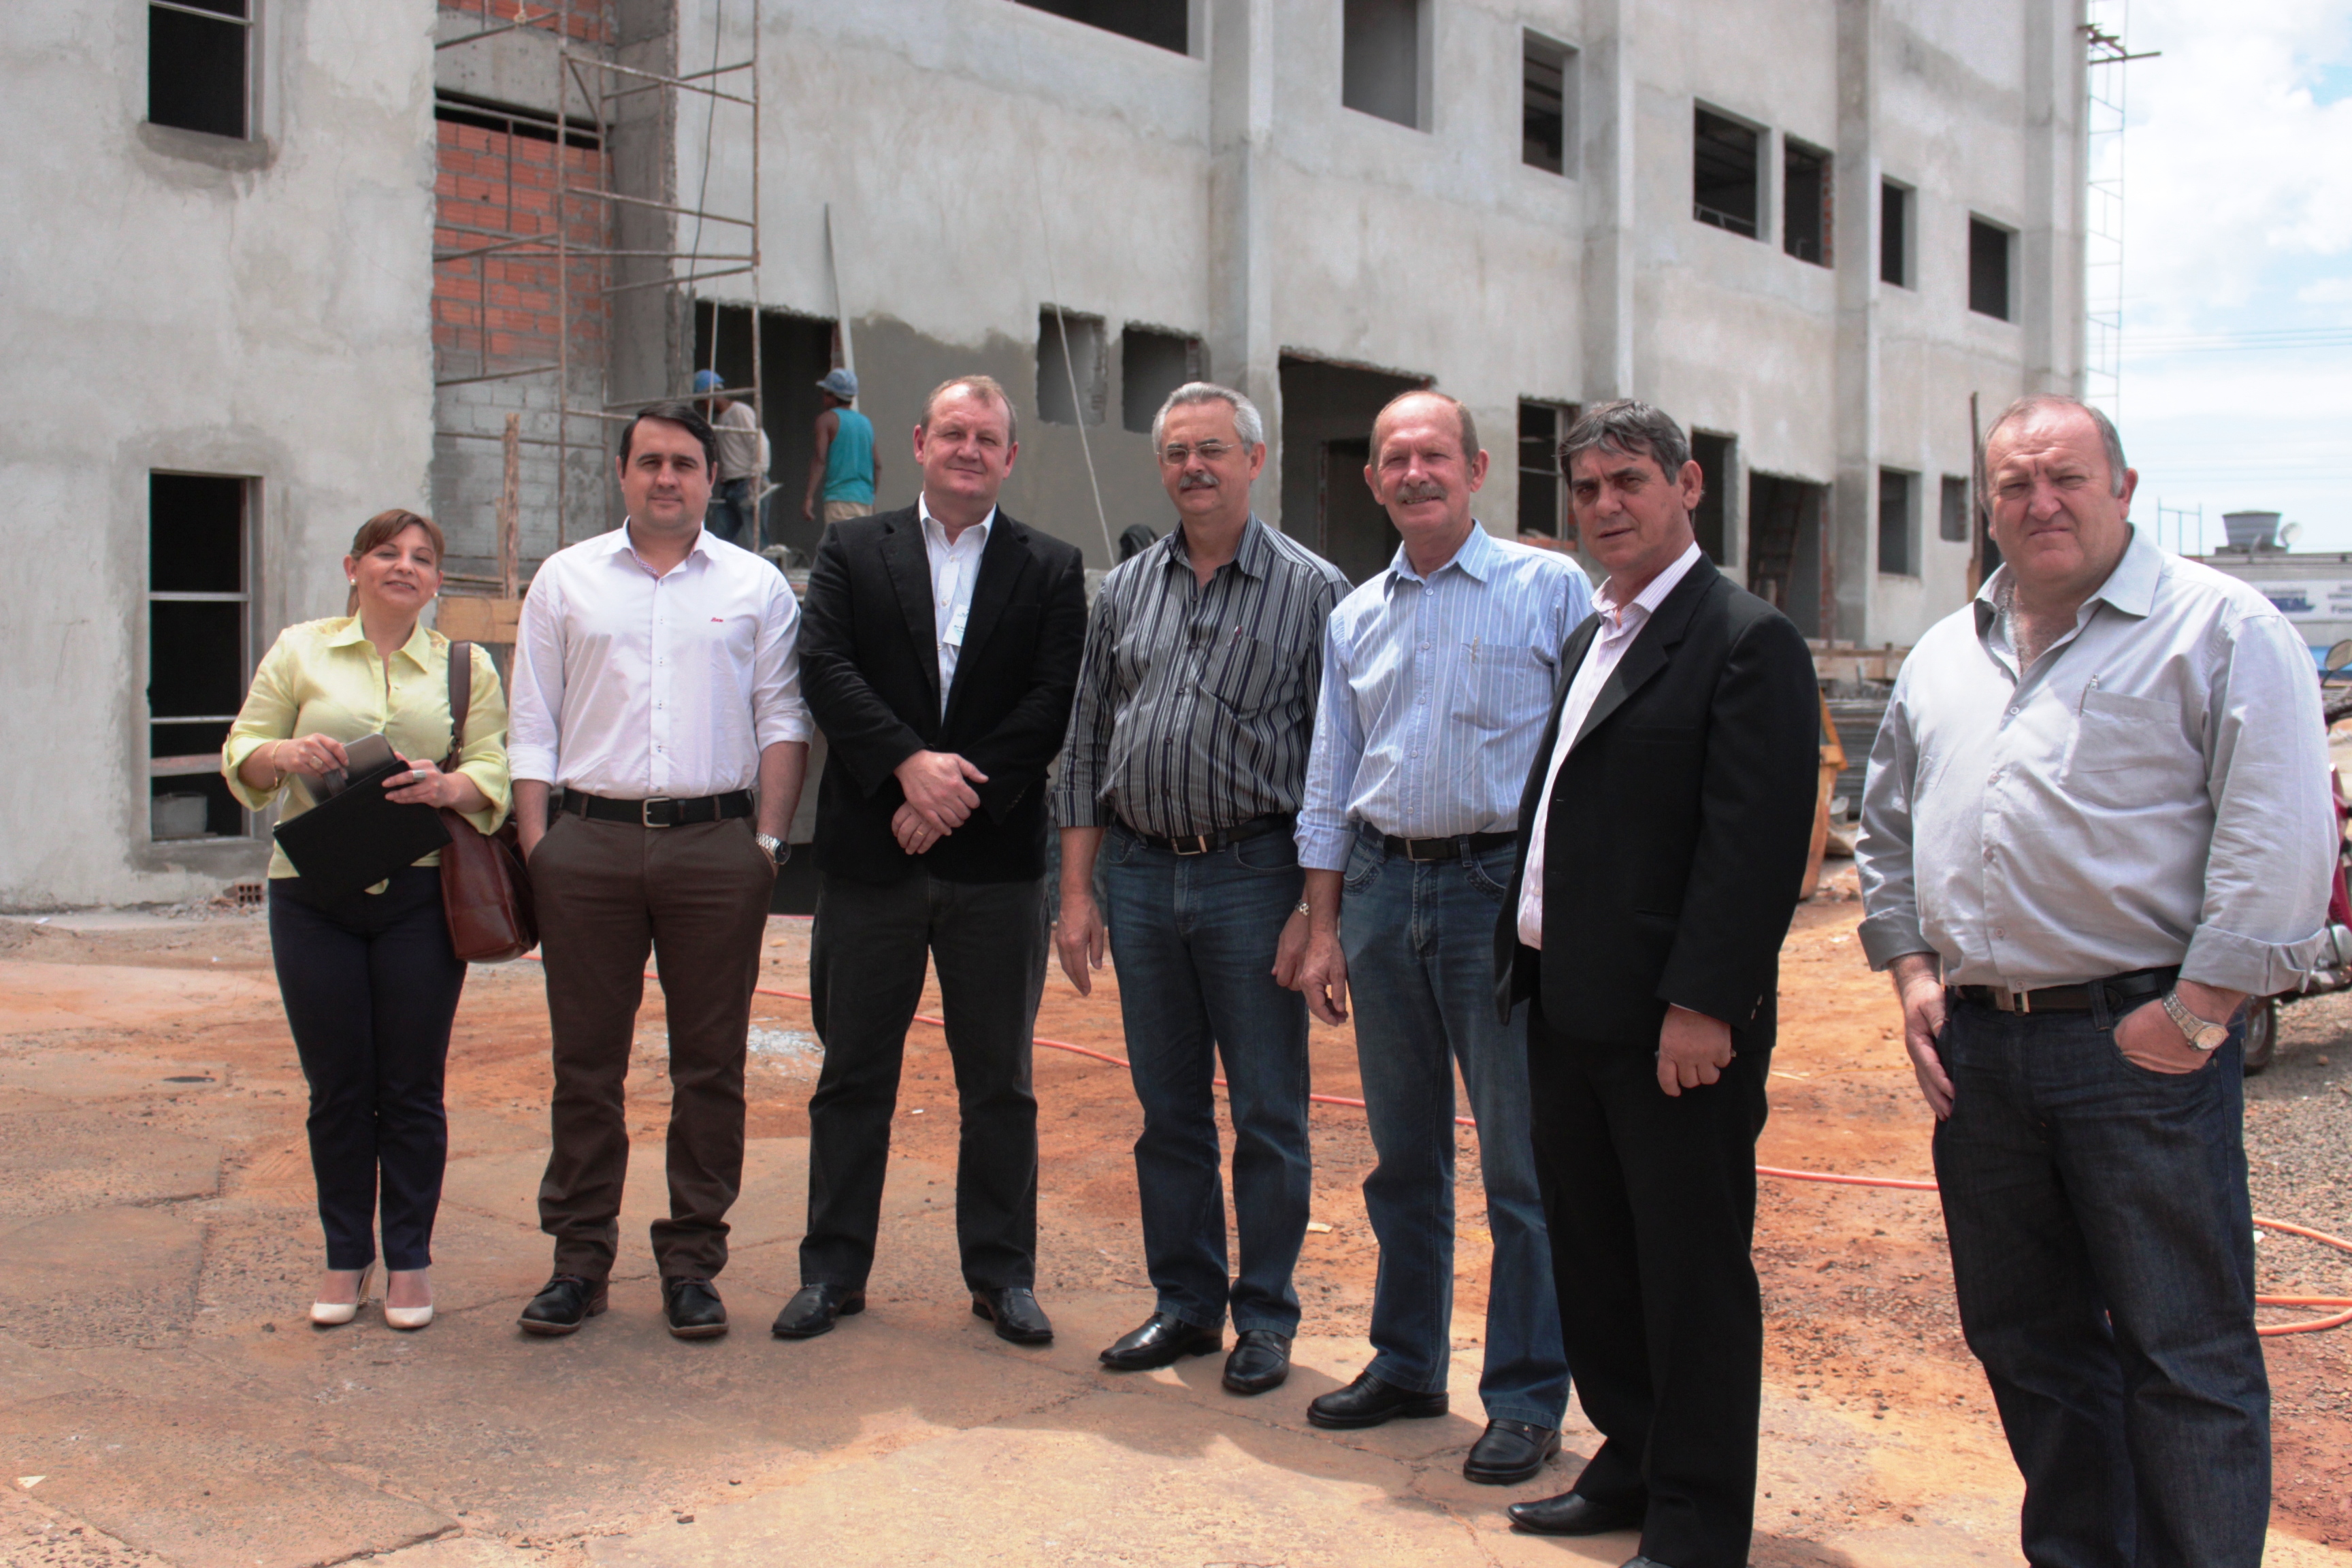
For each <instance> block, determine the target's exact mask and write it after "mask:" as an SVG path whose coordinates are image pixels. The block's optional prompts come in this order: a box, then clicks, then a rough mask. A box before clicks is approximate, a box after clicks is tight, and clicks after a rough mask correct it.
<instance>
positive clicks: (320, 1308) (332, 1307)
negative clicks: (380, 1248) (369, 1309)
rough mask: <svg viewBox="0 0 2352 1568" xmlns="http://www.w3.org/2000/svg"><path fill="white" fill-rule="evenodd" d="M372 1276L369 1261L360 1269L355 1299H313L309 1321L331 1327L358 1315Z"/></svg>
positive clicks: (363, 1303) (326, 1327)
mask: <svg viewBox="0 0 2352 1568" xmlns="http://www.w3.org/2000/svg"><path fill="white" fill-rule="evenodd" d="M374 1278H375V1265H374V1264H373V1263H371V1264H369V1265H368V1266H367V1267H366V1268H362V1269H361V1270H360V1288H359V1290H358V1292H357V1298H356V1299H355V1300H350V1301H313V1302H311V1303H310V1321H312V1322H314V1323H316V1324H318V1325H319V1326H320V1328H322V1329H331V1328H334V1327H336V1326H337V1325H339V1324H342V1323H348V1322H350V1321H352V1319H353V1318H356V1317H358V1316H359V1315H360V1309H361V1308H362V1307H364V1306H366V1305H367V1299H368V1283H369V1281H371V1280H373V1279H374Z"/></svg>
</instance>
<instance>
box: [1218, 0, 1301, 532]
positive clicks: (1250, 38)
mask: <svg viewBox="0 0 2352 1568" xmlns="http://www.w3.org/2000/svg"><path fill="white" fill-rule="evenodd" d="M1203 8H1204V9H1205V11H1206V12H1207V15H1208V23H1209V27H1208V33H1209V37H1208V52H1209V151H1210V158H1209V374H1210V375H1211V376H1213V378H1215V379H1216V380H1217V381H1218V382H1220V383H1221V384H1224V385H1226V386H1230V387H1232V388H1234V390H1235V391H1237V392H1240V393H1241V394H1243V395H1244V396H1246V397H1248V398H1249V400H1250V401H1251V402H1253V403H1255V404H1256V405H1257V406H1258V410H1259V412H1260V413H1262V414H1263V415H1265V426H1266V428H1265V438H1266V460H1265V473H1264V475H1263V476H1262V478H1261V482H1262V483H1264V484H1265V489H1263V490H1261V491H1258V492H1257V497H1258V515H1259V516H1261V517H1264V518H1265V519H1266V520H1267V521H1270V522H1272V523H1273V524H1274V525H1275V526H1276V527H1280V526H1281V523H1282V482H1281V475H1282V378H1281V361H1280V350H1279V348H1278V347H1277V345H1276V340H1275V331H1274V255H1273V250H1274V237H1273V235H1272V233H1271V232H1270V231H1269V228H1268V221H1267V220H1268V211H1269V206H1270V203H1269V200H1268V196H1267V193H1266V188H1265V183H1266V177H1267V174H1268V172H1269V164H1270V147H1271V143H1272V141H1273V136H1274V0H1208V3H1207V5H1205V6H1204V7H1203Z"/></svg>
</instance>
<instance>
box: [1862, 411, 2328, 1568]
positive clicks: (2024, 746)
mask: <svg viewBox="0 0 2352 1568" xmlns="http://www.w3.org/2000/svg"><path fill="white" fill-rule="evenodd" d="M1984 462H1985V471H1986V473H1987V474H1988V475H1989V476H1990V485H1991V492H1992V536H1993V540H1994V542H1996V543H1998V544H1999V545H2000V551H2001V554H2002V557H2003V560H2004V562H2005V564H2004V565H2003V566H2001V568H2000V570H1999V571H1997V572H1995V573H1994V574H1993V575H1992V577H1991V578H1990V580H1989V581H1988V582H1987V583H1986V584H1985V585H1984V589H1983V591H1982V592H1981V593H1979V595H1977V597H1976V599H1975V600H1974V602H1972V603H1971V604H1969V605H1967V606H1966V607H1965V608H1963V609H1961V610H1960V611H1958V613H1957V614H1955V615H1953V616H1949V617H1948V618H1947V619H1945V620H1944V621H1942V622H1940V623H1938V624H1937V626H1935V627H1934V628H1933V629H1931V630H1930V631H1929V632H1928V633H1927V636H1926V637H1923V638H1922V639H1921V640H1920V643H1919V646H1918V647H1917V648H1916V650H1915V651H1914V652H1913V654H1912V655H1911V657H1910V658H1909V659H1907V660H1906V662H1905V664H1904V666H1903V672H1902V676H1901V679H1898V680H1897V681H1896V683H1895V695H1894V700H1893V701H1892V703H1891V704H1890V705H1889V707H1888V709H1887V712H1886V720H1885V724H1884V725H1883V726H1882V728H1881V729H1880V731H1879V734H1878V741H1877V743H1876V745H1875V746H1874V748H1873V750H1872V752H1871V761H1870V775H1869V782H1868V784H1867V786H1866V787H1865V790H1864V804H1863V837H1862V842H1861V846H1860V848H1859V851H1858V855H1859V858H1860V860H1861V865H1862V879H1863V900H1864V908H1865V910H1866V911H1867V918H1866V919H1865V920H1864V922H1863V926H1862V940H1863V945H1864V951H1865V952H1867V954H1868V955H1869V958H1870V962H1871V963H1872V965H1873V966H1874V967H1875V968H1881V969H1892V970H1893V972H1894V978H1895V991H1896V994H1897V995H1898V996H1899V997H1900V999H1901V1002H1902V1007H1903V1023H1904V1037H1905V1040H1904V1043H1905V1045H1906V1047H1907V1048H1908V1050H1909V1052H1910V1055H1911V1060H1912V1065H1913V1068H1914V1069H1915V1070H1916V1073H1917V1074H1918V1079H1919V1086H1920V1089H1921V1091H1922V1092H1923V1093H1924V1094H1925V1095H1926V1097H1927V1103H1928V1105H1929V1106H1930V1107H1931V1108H1932V1109H1933V1110H1934V1111H1935V1113H1936V1118H1937V1125H1936V1136H1935V1153H1936V1174H1937V1181H1938V1183H1939V1184H1940V1185H1941V1187H1942V1194H1943V1205H1944V1218H1945V1225H1946V1229H1947V1231H1948V1234H1949V1236H1950V1238H1951V1249H1952V1276H1953V1282H1954V1285H1955V1287H1956V1289H1957V1292H1958V1299H1959V1310H1960V1324H1961V1327H1962V1329H1963V1330H1964V1331H1965V1332H1966V1334H1967V1336H1968V1342H1969V1349H1970V1350H1972V1351H1973V1352H1975V1353H1976V1355H1977V1358H1978V1359H1979V1361H1980V1362H1982V1363H1984V1368H1985V1373H1986V1376H1987V1377H1988V1379H1989V1380H1990V1383H1991V1384H1992V1390H1993V1396H1994V1400H1995V1402H1996V1403H1997V1404H1998V1405H1999V1406H2000V1415H2001V1424H2002V1426H2003V1427H2004V1428H2005V1429H2006V1430H2007V1432H2008V1434H2009V1440H2010V1449H2011V1454H2012V1455H2013V1456H2014V1457H2015V1458H2016V1460H2017V1463H2018V1468H2020V1469H2021V1470H2022V1471H2023V1472H2024V1475H2025V1506H2024V1511H2023V1516H2022V1521H2021V1533H2022V1537H2023V1544H2024V1548H2025V1555H2026V1557H2027V1558H2028V1560H2029V1561H2031V1562H2033V1563H2063V1564H2068V1565H2070V1568H2071V1565H2074V1564H2115V1565H2116V1568H2122V1565H2124V1564H2129V1563H2149V1564H2157V1563H2162V1564H2174V1563H2179V1564H2188V1563H2195V1564H2198V1565H2200V1568H2232V1565H2237V1564H2244V1565H2247V1568H2252V1565H2253V1564H2255V1563H2260V1562H2261V1560H2262V1554H2263V1534H2264V1530H2265V1526H2266V1523H2267V1521H2268V1517H2269V1511H2270V1433H2269V1420H2270V1394H2269V1389H2268V1385H2267V1384H2266V1382H2265V1380H2264V1374H2263V1356H2262V1350H2261V1346H2260V1343H2259V1342H2258V1341H2257V1340H2256V1339H2255V1337H2254V1320H2253V1290H2254V1259H2253V1247H2252V1236H2253V1231H2252V1220H2251V1214H2252V1210H2251V1206H2250V1204H2249V1200H2248V1197H2247V1192H2246V1161H2245V1152H2244V1147H2243V1142H2242V1133H2241V1123H2242V1115H2243V1109H2244V1108H2243V1094H2242V1086H2241V1081H2240V1075H2241V1070H2242V1068H2241V1056H2240V1050H2241V1037H2242V1026H2240V1025H2238V1023H2237V1022H2236V1019H2237V1017H2238V1014H2239V1009H2240V1005H2241V1004H2242V1002H2243V1001H2244V1000H2245V999H2246V998H2247V997H2249V996H2253V997H2261V996H2263V995H2265V994H2269V993H2272V992H2276V991H2281V990H2285V989H2288V988H2290V987H2291V986H2293V985H2294V983H2295V981H2296V979H2297V977H2298V976H2299V975H2300V974H2301V973H2303V972H2304V971H2305V970H2306V969H2308V968H2309V967H2311V966H2312V965H2313V964H2314V963H2315V962H2316V961H2317V955H2318V949H2319V945H2320V942H2321V941H2322V938H2323V933H2324V931H2325V929H2326V908H2327V889H2328V879H2329V875H2330V871H2331V868H2332V867H2333V865H2334V861H2335V856H2336V818H2335V815H2334V811H2333V809H2332V806H2331V804H2330V802H2329V799H2328V785H2327V752H2326V726H2325V724H2324V722H2323V721H2322V719H2321V716H2320V709H2319V689H2318V683H2317V680H2316V679H2315V673H2314V670H2313V666H2312V660H2311V656H2310V653H2309V651H2308V650H2307V649H2305V647H2303V645H2302V643H2301V641H2300V639H2299V638H2298V637H2296V636H2295V635H2294V630H2293V628H2292V627H2291V626H2288V624H2287V622H2286V620H2285V618H2284V616H2281V615H2280V614H2279V612H2278V611H2277V610H2275V609H2274V608H2273V607H2272V605H2270V603H2269V602H2268V601H2267V600H2265V599H2263V597H2262V596H2261V595H2259V594H2256V593H2255V592H2253V590H2252V589H2251V588H2248V587H2246V586H2245V585H2244V584H2241V583H2238V582H2236V581H2235V580H2233V579H2231V578H2229V577H2225V576H2223V575H2221V574H2220V573H2217V572H2214V571H2212V570H2210V569H2209V568H2207V567H2205V566H2202V565H2200V564H2198V563H2195V562H2193V561H2184V560H2181V559H2179V558H2177V557H2174V556H2169V555H2167V554H2165V553H2163V552H2161V551H2159V550H2158V548H2157V547H2156V546H2155V544H2154V543H2153V542H2150V541H2149V540H2148V539H2147V537H2146V536H2145V535H2142V534H2140V533H2138V532H2137V531H2135V530H2134V529H2133V528H2132V526H2131V523H2130V521H2129V512H2130V506H2131V496H2132V490H2133V488H2134V486H2135V485H2136V484H2137V478H2138V476H2137V475H2136V474H2135V473H2133V472H2132V470H2130V469H2129V468H2126V467H2125V466H2124V456H2123V447H2122V443H2121V441H2120V440H2119V438H2118V437H2116V430H2115V426H2113V425H2111V424H2110V423H2108V421H2107V419H2106V418H2105V416H2104V415H2101V414H2099V413H2097V412H2096V411H2095V410H2093V409H2091V408H2089V407H2087V406H2086V405H2083V404H2081V403H2079V402H2076V401H2075V400H2074V399H2072V398H2067V397H2060V396H2055V395H2042V396H2035V397H2028V398H2024V399H2021V401H2019V402H2018V403H2016V404H2015V405H2011V407H2010V408H2009V409H2008V410H2007V411H2006V412H2005V413H2003V414H2002V415H2001V416H2000V418H1999V419H1998V420H1996V421H1995V422H1994V424H1993V426H1992V430H1991V432H1990V435H1989V436H1988V437H1987V439H1986V443H1985V453H1984Z"/></svg>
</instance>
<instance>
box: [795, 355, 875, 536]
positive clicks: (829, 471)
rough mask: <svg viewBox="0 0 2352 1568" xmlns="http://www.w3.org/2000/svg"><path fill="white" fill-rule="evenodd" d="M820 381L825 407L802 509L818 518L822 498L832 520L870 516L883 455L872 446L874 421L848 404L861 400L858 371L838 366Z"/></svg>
mask: <svg viewBox="0 0 2352 1568" xmlns="http://www.w3.org/2000/svg"><path fill="white" fill-rule="evenodd" d="M817 388H818V390H819V391H821V392H823V393H824V413H822V414H820V415H818V416H816V454H815V456H814V457H812V458H810V459H809V482H808V500H805V501H804V502H803V503H802V505H801V515H802V516H803V517H804V518H806V519H807V520H808V521H811V522H814V521H817V505H818V503H819V502H820V501H822V502H823V503H824V521H826V522H828V523H832V522H846V521H848V520H849V519H851V518H853V517H868V516H871V515H872V514H873V511H874V487H875V486H876V485H877V484H879V483H881V482H882V459H881V458H878V457H877V456H876V455H875V451H874V422H873V421H872V420H870V419H868V418H866V416H865V415H863V414H860V413H859V412H857V410H856V409H855V408H852V407H851V406H850V405H851V404H853V403H855V402H856V401H857V373H856V371H854V370H845V369H835V370H834V371H831V372H829V373H827V374H826V375H825V377H824V380H823V381H820V382H818V383H817Z"/></svg>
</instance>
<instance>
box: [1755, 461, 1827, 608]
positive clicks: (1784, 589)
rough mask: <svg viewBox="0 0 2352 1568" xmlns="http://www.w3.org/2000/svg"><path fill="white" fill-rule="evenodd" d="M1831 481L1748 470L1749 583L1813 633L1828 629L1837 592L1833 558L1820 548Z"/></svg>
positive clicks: (1764, 597) (1772, 603)
mask: <svg viewBox="0 0 2352 1568" xmlns="http://www.w3.org/2000/svg"><path fill="white" fill-rule="evenodd" d="M1828 501H1829V487H1828V486H1826V485H1815V484H1808V483H1806V482H1805V481H1804V480H1802V479H1782V478H1780V476H1779V475H1777V474H1759V473H1756V472H1754V471H1753V470H1750V472H1749V473H1748V592H1750V593H1752V594H1754V595H1757V596H1758V597H1759V598H1760V599H1762V600H1764V602H1765V603H1767V604H1769V605H1773V606H1774V607H1776V608H1777V609H1779V610H1780V613H1781V614H1783V615H1785V616H1788V617H1789V619H1790V620H1791V621H1794V622H1795V623H1796V626H1797V629H1798V630H1799V631H1800V632H1802V633H1803V634H1804V635H1805V636H1807V637H1829V636H1832V635H1833V634H1832V631H1831V630H1830V629H1829V628H1830V626H1831V624H1832V622H1833V621H1834V618H1835V617H1834V615H1833V614H1832V615H1825V614H1824V613H1823V609H1824V606H1829V607H1830V608H1831V609H1832V610H1834V606H1835V605H1836V602H1837V600H1836V595H1834V594H1833V593H1832V592H1831V591H1830V590H1831V587H1832V583H1831V563H1830V561H1829V559H1828V558H1826V557H1825V556H1824V554H1823V552H1822V513H1823V512H1824V511H1825V510H1827V508H1828Z"/></svg>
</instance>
